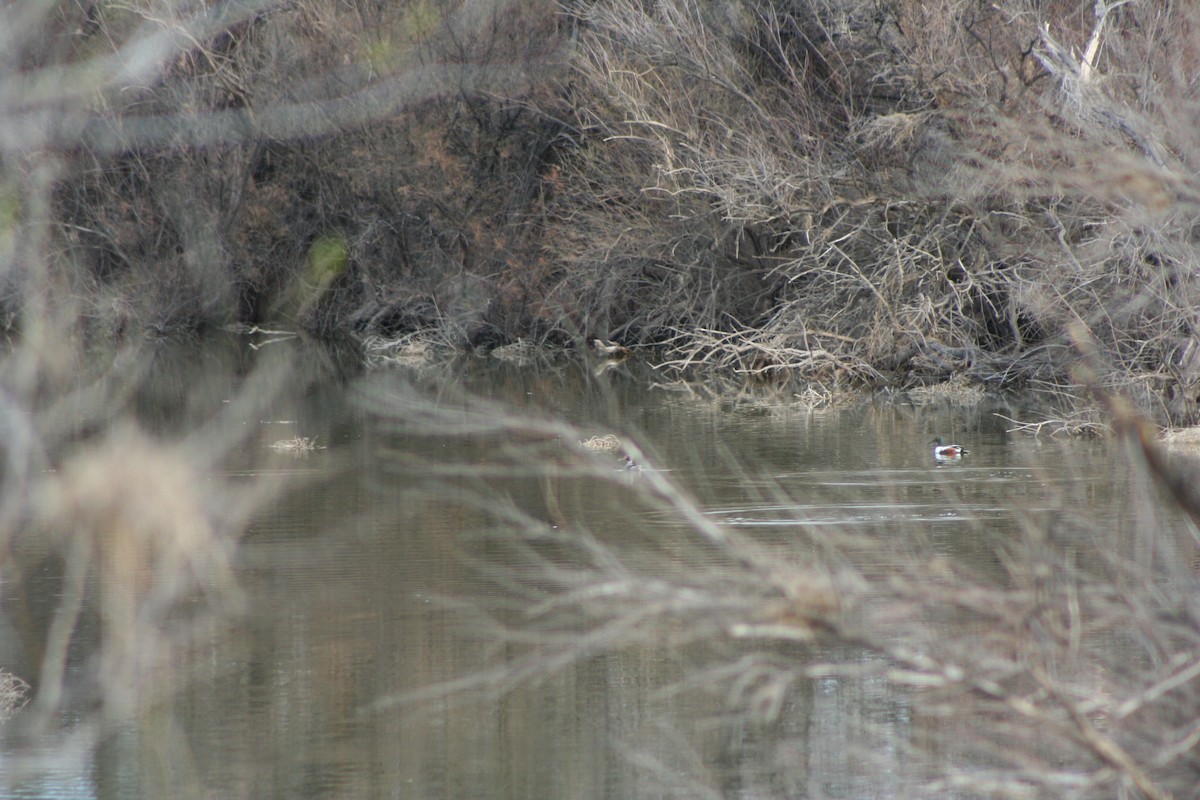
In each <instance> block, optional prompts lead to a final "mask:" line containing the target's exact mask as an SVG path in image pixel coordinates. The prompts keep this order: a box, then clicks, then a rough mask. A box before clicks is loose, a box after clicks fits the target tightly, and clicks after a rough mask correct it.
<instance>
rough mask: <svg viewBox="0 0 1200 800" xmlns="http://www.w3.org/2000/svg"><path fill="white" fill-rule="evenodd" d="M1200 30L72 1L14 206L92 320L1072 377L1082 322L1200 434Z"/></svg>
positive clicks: (1059, 22)
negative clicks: (1199, 288) (1071, 333)
mask: <svg viewBox="0 0 1200 800" xmlns="http://www.w3.org/2000/svg"><path fill="white" fill-rule="evenodd" d="M160 11H161V13H160ZM1196 23H1197V20H1196V18H1195V16H1194V14H1193V12H1192V10H1191V9H1190V8H1188V7H1185V6H1178V5H1175V6H1160V5H1157V4H1149V5H1147V4H1129V3H1126V4H1121V3H1114V4H1105V3H1099V4H1096V5H1093V4H1051V5H1050V6H1046V5H1045V4H1040V3H1032V2H1030V3H1013V4H1006V5H1005V6H1004V7H1003V8H1001V7H999V6H995V5H993V4H987V3H979V2H975V0H946V1H945V2H942V3H937V4H928V3H907V2H901V3H890V4H882V5H881V4H879V3H875V2H865V0H825V2H821V3H815V4H803V5H793V4H789V3H777V2H766V1H765V0H742V1H741V2H733V3H720V4H705V3H697V2H692V1H691V0H671V2H662V3H654V4H645V3H640V2H634V1H633V0H610V1H609V2H604V3H577V4H568V6H567V7H566V8H565V10H563V9H558V8H557V7H555V6H553V5H552V4H547V3H543V2H540V0H522V1H521V2H518V1H517V0H513V1H512V2H502V1H501V0H495V2H491V3H482V4H462V5H459V4H455V3H432V2H423V1H420V2H418V1H417V0H413V2H405V3H400V4H396V5H394V6H389V7H387V8H383V7H368V6H365V5H362V4H349V5H346V4H343V5H332V4H322V3H321V2H306V3H302V4H299V5H295V6H288V7H282V6H274V5H269V4H263V5H250V6H247V7H245V8H244V9H243V10H242V11H240V12H236V13H234V12H223V13H222V14H216V15H204V14H192V13H191V12H189V11H188V10H187V9H186V8H185V7H183V6H174V5H167V6H164V7H163V8H162V9H160V10H155V9H153V8H151V7H149V6H147V7H145V8H141V7H136V6H97V5H84V6H65V5H63V6H55V7H52V9H51V10H50V11H49V12H48V13H46V14H45V15H44V16H42V17H37V18H34V19H31V20H29V21H26V24H27V27H26V28H25V29H24V31H23V32H24V34H25V35H23V36H20V37H17V39H16V41H17V43H18V44H20V45H21V46H22V47H21V48H18V50H17V52H16V55H15V56H13V57H11V58H10V59H9V61H8V63H9V64H10V70H11V71H10V76H11V79H10V80H9V82H8V86H9V89H10V90H11V91H10V92H9V94H8V95H7V96H8V97H9V98H10V99H9V100H8V101H6V110H7V111H8V112H11V113H10V115H9V116H10V119H11V122H10V129H11V131H12V135H11V136H10V138H9V140H8V144H7V145H6V151H5V153H6V154H5V164H6V167H5V174H6V176H7V181H8V185H9V186H10V187H11V188H10V193H11V194H12V196H13V197H14V198H15V197H24V198H29V197H32V196H33V195H31V194H30V193H35V194H36V193H40V194H39V195H38V196H40V197H42V200H41V201H39V202H40V203H42V204H43V205H42V206H39V205H38V203H31V202H29V201H28V200H21V201H20V205H21V207H22V208H24V211H23V212H22V213H21V214H20V215H19V216H17V217H13V218H12V219H13V224H19V225H21V226H22V228H21V230H22V235H23V236H27V235H28V234H29V233H30V232H31V230H32V231H33V232H34V233H36V237H35V240H36V241H37V242H38V243H39V244H38V245H37V246H39V247H42V248H43V249H42V250H39V251H37V252H38V256H39V257H41V258H44V257H45V256H48V255H49V254H51V253H53V254H54V257H53V259H52V262H53V266H54V274H56V275H59V276H60V281H61V283H59V284H58V286H59V289H57V290H56V292H55V296H56V298H57V299H56V300H52V301H50V302H57V303H59V304H62V303H67V302H68V301H69V305H70V307H71V315H72V316H74V317H77V318H79V319H82V320H84V321H85V322H86V323H87V325H86V330H87V331H88V332H89V335H96V334H100V335H103V334H105V333H110V334H111V333H115V334H121V333H123V332H128V331H130V330H135V329H137V328H140V327H150V328H152V329H155V330H160V331H167V330H175V329H179V328H188V329H197V328H202V327H205V326H209V325H213V324H223V323H228V322H233V321H238V322H243V323H258V322H263V321H270V322H272V323H287V324H293V325H296V326H299V327H303V328H306V329H309V330H314V331H321V332H326V333H332V332H337V331H343V332H357V333H358V334H360V335H361V334H367V335H383V336H404V335H409V334H413V333H417V332H425V333H427V334H433V335H434V336H436V337H437V338H439V339H441V340H442V341H444V342H446V343H447V344H449V345H451V346H454V347H458V348H464V347H481V346H482V347H489V348H490V347H492V346H495V345H498V344H504V343H507V342H511V341H513V340H515V339H516V338H518V337H526V338H530V337H531V338H533V339H534V340H536V341H539V342H547V341H549V342H559V343H567V342H574V343H578V344H582V343H584V342H586V341H589V340H590V339H591V338H593V337H596V336H600V337H602V338H606V339H613V340H618V341H623V342H626V343H633V342H637V343H642V344H657V345H663V346H665V348H666V352H667V357H666V359H665V364H666V365H667V366H669V367H671V368H674V369H678V370H682V371H690V370H691V369H692V368H709V369H722V370H725V369H732V370H736V371H740V372H743V373H747V374H753V375H767V376H772V377H776V378H778V377H791V378H800V379H806V380H818V381H821V382H823V383H825V384H827V385H831V384H834V383H859V384H864V383H865V384H868V385H874V384H879V383H889V382H890V383H902V384H909V385H911V384H914V383H922V382H928V381H936V380H942V379H945V378H947V377H950V376H951V375H956V374H957V375H966V376H969V377H970V378H972V379H974V380H976V381H979V382H981V383H984V384H986V385H988V386H991V387H997V388H1010V387H1024V388H1029V389H1034V390H1044V391H1047V392H1048V393H1049V394H1050V395H1052V396H1056V397H1067V396H1070V395H1071V394H1072V392H1073V382H1072V379H1071V377H1070V366H1071V364H1072V363H1073V361H1074V353H1073V351H1072V349H1071V347H1070V342H1069V337H1067V336H1066V333H1065V332H1066V328H1067V326H1068V325H1070V324H1071V323H1074V322H1082V323H1083V324H1084V325H1085V326H1087V327H1088V329H1089V330H1090V331H1091V332H1092V335H1094V337H1095V338H1096V339H1097V341H1098V342H1099V343H1100V344H1101V346H1102V348H1103V350H1104V356H1105V359H1106V361H1107V363H1108V364H1109V365H1110V366H1109V370H1108V374H1107V375H1106V377H1105V378H1104V382H1105V383H1106V385H1113V386H1120V387H1122V388H1123V389H1125V390H1127V391H1129V392H1131V393H1133V394H1135V395H1136V396H1137V400H1138V403H1139V405H1140V406H1141V407H1142V408H1143V409H1145V410H1146V411H1147V412H1148V413H1150V414H1152V415H1153V416H1154V417H1155V418H1156V419H1157V420H1159V421H1160V422H1169V423H1173V424H1182V423H1187V422H1191V421H1193V420H1194V419H1195V417H1196V410H1197V402H1196V400H1197V381H1198V380H1200V375H1197V372H1196V363H1194V362H1196V359H1195V358H1194V357H1193V355H1194V353H1195V352H1197V349H1196V345H1195V342H1196V336H1195V331H1194V327H1195V322H1194V319H1193V317H1194V313H1193V309H1194V308H1195V306H1196V302H1195V298H1194V294H1195V288H1194V281H1193V279H1192V275H1193V273H1194V272H1195V264H1194V253H1193V250H1194V246H1193V245H1194V243H1193V242H1192V235H1193V234H1192V227H1193V226H1192V224H1191V222H1190V220H1191V218H1192V217H1193V216H1194V211H1195V208H1196V204H1197V197H1198V193H1197V191H1196V190H1195V188H1194V187H1192V185H1191V179H1190V177H1189V176H1190V175H1191V174H1192V172H1193V170H1192V169H1191V168H1190V167H1189V163H1190V161H1191V160H1192V159H1193V158H1194V154H1195V153H1196V152H1197V151H1198V150H1200V148H1198V147H1197V145H1198V144H1200V143H1197V142H1196V141H1195V133H1194V126H1193V125H1191V123H1190V120H1191V117H1192V115H1191V106H1190V105H1189V104H1191V103H1192V102H1193V99H1192V86H1191V77H1190V76H1191V75H1193V74H1194V72H1195V69H1194V68H1193V67H1194V65H1195V63H1196V58H1197V54H1196V52H1195V51H1196V47H1195V45H1194V42H1193V41H1192V39H1193V38H1194V37H1193V36H1192V32H1194V30H1195V28H1196ZM43 41H47V42H49V43H50V44H49V45H47V46H43V45H42V44H41V43H42V42H43ZM122 63H123V64H125V65H126V66H125V67H123V68H122V69H116V68H115V66H114V65H116V64H122ZM68 80H69V81H74V83H69V84H68V86H69V87H70V88H64V89H60V90H58V91H52V90H50V89H48V88H47V87H48V86H50V85H53V84H55V83H62V82H63V81H68ZM14 92H15V93H14ZM17 98H20V99H17ZM51 189H52V192H51V193H50V194H49V195H48V196H47V195H46V194H45V193H47V192H50V190H51ZM45 203H49V205H48V206H46V205H45ZM39 207H44V214H41V215H40V216H30V213H31V212H33V211H34V210H35V209H36V208H39ZM31 226H32V227H31ZM39 226H40V227H39ZM30 260H31V259H30V258H28V257H26V258H19V259H17V260H15V261H14V262H13V263H14V265H16V264H24V265H26V266H25V267H23V269H29V266H28V264H29V263H30ZM19 282H20V281H19V279H18V278H17V277H15V276H13V277H11V278H10V279H9V284H10V285H13V287H14V288H13V289H10V291H9V292H8V293H7V294H6V308H7V309H8V313H9V319H10V324H13V321H15V319H16V317H15V316H14V315H17V314H18V313H19V312H20V310H21V309H22V308H23V307H24V303H25V302H26V301H25V299H24V298H23V297H22V295H21V293H20V291H19V290H16V288H15V285H16V284H18V283H19Z"/></svg>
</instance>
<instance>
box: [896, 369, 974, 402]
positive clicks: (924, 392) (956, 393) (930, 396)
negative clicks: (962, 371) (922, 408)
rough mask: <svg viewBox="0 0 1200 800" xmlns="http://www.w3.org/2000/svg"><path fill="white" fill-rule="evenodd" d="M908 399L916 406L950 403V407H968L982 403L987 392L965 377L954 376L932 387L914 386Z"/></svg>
mask: <svg viewBox="0 0 1200 800" xmlns="http://www.w3.org/2000/svg"><path fill="white" fill-rule="evenodd" d="M907 394H908V397H909V398H910V399H911V400H912V401H913V402H914V403H916V404H917V405H929V404H931V403H950V404H952V405H960V406H969V405H974V404H976V403H981V402H983V400H984V398H986V397H987V391H986V390H985V389H984V387H983V386H981V385H979V384H978V383H973V382H972V381H971V380H969V379H968V378H966V377H965V376H961V375H960V376H955V377H954V378H953V379H951V380H948V381H945V382H943V383H935V384H933V385H932V386H914V387H913V388H911V389H909V390H908V392H907Z"/></svg>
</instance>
